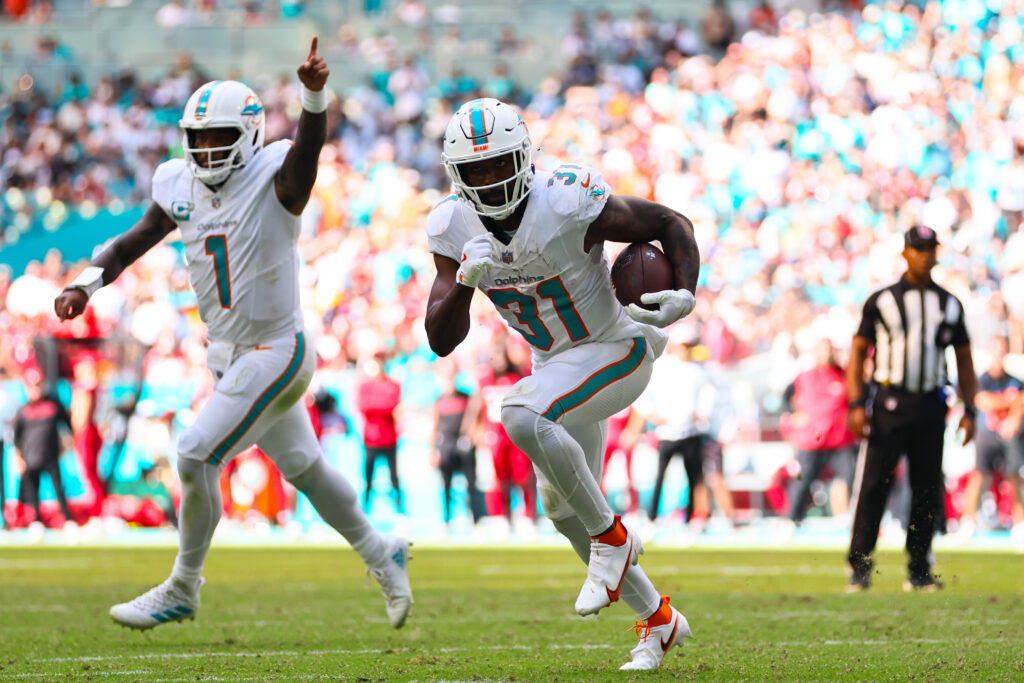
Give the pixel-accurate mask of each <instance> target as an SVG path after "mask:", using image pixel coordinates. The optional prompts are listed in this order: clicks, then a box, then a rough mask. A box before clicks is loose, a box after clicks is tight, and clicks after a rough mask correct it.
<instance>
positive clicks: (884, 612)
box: [0, 547, 1024, 681]
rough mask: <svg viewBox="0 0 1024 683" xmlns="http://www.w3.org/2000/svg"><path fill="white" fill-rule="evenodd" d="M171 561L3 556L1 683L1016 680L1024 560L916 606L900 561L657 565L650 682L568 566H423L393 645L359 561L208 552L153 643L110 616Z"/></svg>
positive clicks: (770, 555)
mask: <svg viewBox="0 0 1024 683" xmlns="http://www.w3.org/2000/svg"><path fill="white" fill-rule="evenodd" d="M173 556H174V551H173V550H172V549H169V548H157V549H152V548H146V549H126V548H102V547H79V548H48V547H41V548H0V679H11V680H67V679H74V680H140V679H144V680H162V681H186V680H232V681H233V680H311V679H320V678H326V679H339V680H353V681H376V680H388V681H391V680H507V681H512V680H516V681H554V680H559V681H566V680H587V681H591V680H615V681H622V680H640V679H643V678H649V677H651V676H652V675H653V676H660V677H663V678H677V679H683V680H702V681H722V680H747V681H768V680H783V681H792V680H801V681H839V680H873V681H909V680H914V681H967V680H976V681H1021V680H1024V579H1022V574H1024V571H1022V570H1024V558H1022V557H1021V556H1020V555H1012V554H968V553H945V554H942V555H940V556H939V558H938V559H939V565H938V567H937V568H938V569H939V571H940V572H941V574H942V576H943V577H944V578H945V580H946V581H947V590H946V591H944V592H942V593H938V594H913V595H907V594H904V593H903V592H902V591H901V589H900V586H901V583H902V581H903V567H902V556H901V555H899V554H897V553H888V554H882V555H880V556H879V566H878V569H879V573H878V574H877V575H876V582H875V583H876V585H875V588H874V589H873V590H872V592H870V593H867V594H859V595H845V594H844V593H843V592H842V588H843V585H844V583H845V573H844V569H843V561H842V554H841V553H839V552H836V551H827V552H763V551H757V552H752V551H720V550H715V551H706V550H700V551H694V550H670V549H661V548H657V547H651V548H649V549H648V553H647V554H646V555H645V556H644V557H643V558H642V564H643V566H644V568H645V569H646V570H647V572H648V573H649V574H650V575H651V577H652V578H653V579H654V581H655V583H656V584H657V585H658V586H659V587H660V588H661V590H662V591H664V592H667V593H668V594H670V595H671V596H672V599H673V604H674V605H676V606H677V607H678V608H679V609H680V610H681V611H682V612H683V613H684V614H685V615H686V616H687V618H688V619H689V621H690V625H691V626H692V628H693V631H694V636H695V637H694V639H693V640H691V641H688V644H687V646H686V648H685V649H684V650H678V649H676V650H673V651H672V653H671V654H670V655H669V656H668V657H667V658H666V661H665V664H664V665H663V666H662V669H661V670H660V672H658V673H656V674H649V673H648V674H641V675H627V674H624V673H620V672H618V671H617V669H618V667H619V665H621V664H622V663H624V662H626V661H627V660H628V657H629V650H630V648H631V647H633V645H634V644H635V639H636V636H635V635H634V634H633V633H632V630H631V628H630V627H631V626H632V624H633V619H632V618H631V616H630V614H629V612H628V610H627V609H626V607H625V606H624V605H622V604H617V605H614V606H612V607H609V608H607V609H605V610H604V611H603V612H602V614H601V616H600V617H599V618H590V619H581V618H580V617H578V616H576V615H575V613H574V612H573V601H574V599H575V596H576V592H577V591H578V589H579V586H580V584H581V582H582V580H583V577H584V568H583V565H582V564H581V563H579V562H578V561H576V559H575V556H574V555H572V554H571V552H570V551H569V550H568V549H540V550H519V549H510V550H506V549H500V548H498V549H496V548H481V549H455V550H453V549H441V548H419V547H417V548H414V560H413V562H412V564H411V567H412V577H413V590H414V592H415V599H416V602H415V604H414V605H413V611H412V613H411V616H410V618H409V621H408V623H407V624H406V626H405V628H403V629H402V630H400V631H394V630H392V629H391V628H390V627H389V626H388V623H387V620H386V617H385V615H384V608H383V599H382V598H381V595H380V592H379V591H378V589H377V587H376V585H372V586H371V588H370V589H369V590H366V589H364V587H363V574H362V565H361V564H360V563H359V561H358V559H357V558H356V556H355V555H354V553H352V552H351V551H349V550H342V549H328V548H305V547H289V548H281V547H268V548H231V547H214V548H213V550H212V552H211V554H210V559H209V562H208V565H207V571H206V577H207V584H206V587H205V588H204V589H203V604H202V609H201V610H200V612H199V616H198V618H197V620H196V621H194V622H186V623H184V624H171V625H167V626H162V627H159V628H157V629H155V630H153V631H149V632H144V633H140V632H134V631H129V630H127V629H123V628H121V627H118V626H115V625H114V624H113V623H112V622H111V621H110V620H109V618H108V617H107V609H108V607H109V606H110V605H111V604H113V603H115V602H120V601H122V600H125V599H128V598H131V597H134V596H135V595H136V594H137V593H138V592H140V591H142V590H143V589H146V588H149V587H150V586H151V585H153V584H155V583H158V582H159V581H161V580H162V579H163V578H164V577H165V576H166V573H167V571H168V569H169V568H170V565H171V563H172V561H173Z"/></svg>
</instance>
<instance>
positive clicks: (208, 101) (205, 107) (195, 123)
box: [178, 81, 266, 185]
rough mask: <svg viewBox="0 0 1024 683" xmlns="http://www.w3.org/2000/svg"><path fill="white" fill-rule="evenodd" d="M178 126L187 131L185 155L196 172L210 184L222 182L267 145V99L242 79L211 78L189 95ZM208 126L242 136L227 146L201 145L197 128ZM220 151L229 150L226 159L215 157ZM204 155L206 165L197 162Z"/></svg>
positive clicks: (184, 143)
mask: <svg viewBox="0 0 1024 683" xmlns="http://www.w3.org/2000/svg"><path fill="white" fill-rule="evenodd" d="M178 126H179V127H181V128H182V129H183V130H184V131H185V135H184V138H185V139H184V142H183V145H184V147H185V159H187V160H188V162H189V166H190V167H191V168H192V173H193V174H194V175H195V177H196V178H197V179H199V180H201V181H203V182H204V183H206V184H207V185H219V184H220V183H223V182H224V181H225V180H227V179H228V176H229V175H231V172H232V171H234V170H235V169H236V168H241V167H242V166H245V165H246V164H247V163H248V162H249V160H250V159H252V158H253V156H254V155H255V154H256V152H258V151H259V150H260V149H262V148H263V140H264V130H265V129H266V117H265V116H264V115H263V103H262V102H261V101H260V98H259V97H257V96H256V93H254V92H253V91H252V90H251V89H250V88H249V86H247V85H245V84H244V83H239V82H238V81H210V82H209V83H207V84H205V85H203V86H202V87H200V88H199V89H198V90H196V91H195V92H194V93H192V96H191V97H189V98H188V103H187V104H186V105H185V112H184V114H183V115H182V117H181V120H180V121H178ZM207 128H234V129H235V130H237V131H238V138H237V139H236V140H235V141H234V142H233V143H232V144H231V145H228V146H227V147H211V148H206V149H198V148H197V147H196V144H195V142H196V140H195V133H194V131H197V130H203V129H207ZM218 152H223V153H225V154H224V158H223V159H214V155H215V154H217V153H218ZM202 155H206V160H207V165H206V166H202V165H200V164H199V163H197V159H198V158H201V157H202Z"/></svg>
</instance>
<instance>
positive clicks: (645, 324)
mask: <svg viewBox="0 0 1024 683" xmlns="http://www.w3.org/2000/svg"><path fill="white" fill-rule="evenodd" d="M531 156H532V148H531V142H530V137H529V134H528V133H527V130H526V124H525V123H524V122H523V120H522V119H521V118H520V117H519V115H518V114H517V113H516V112H515V111H514V110H513V109H512V108H511V107H509V106H508V105H507V104H505V103H503V102H500V101H498V100H495V99H491V98H485V99H476V100H472V101H470V102H467V103H466V104H464V105H462V107H460V108H459V110H458V111H457V112H456V113H455V115H454V116H453V117H452V120H451V122H450V123H449V124H448V128H447V130H446V131H445V136H444V143H443V153H442V161H443V163H444V166H445V169H446V171H447V172H448V175H449V176H450V178H451V180H452V183H453V185H454V188H455V194H454V195H452V196H451V197H448V198H447V199H445V200H444V201H442V202H441V203H440V204H438V205H437V206H436V207H435V208H434V209H433V211H431V213H430V215H429V216H428V218H427V235H428V243H429V247H430V251H431V252H432V253H433V254H434V263H435V266H436V269H437V275H436V279H435V280H434V284H433V286H432V288H431V291H430V298H429V302H428V308H427V314H426V330H427V336H428V339H429V341H430V345H431V348H432V349H433V350H434V351H435V352H436V353H437V354H438V355H441V356H445V355H447V354H449V353H451V352H452V350H453V349H454V348H455V347H456V346H458V344H459V343H461V342H462V340H463V339H465V337H466V335H467V333H468V331H469V325H470V316H469V308H470V302H471V300H472V298H473V293H474V290H475V289H480V290H481V291H483V292H484V293H485V294H486V295H487V297H488V298H490V300H491V301H492V302H493V304H494V306H495V307H496V308H497V310H498V313H499V314H500V315H501V316H502V317H503V318H504V319H505V321H506V323H507V324H508V325H509V326H510V327H512V328H513V329H515V330H516V331H517V332H519V333H520V334H522V335H523V337H524V338H525V339H526V341H527V342H529V344H530V345H531V347H532V351H533V358H534V366H533V374H532V375H530V376H529V377H526V378H524V379H522V380H520V381H519V382H518V383H516V384H515V385H514V386H513V387H512V389H511V390H510V391H509V392H508V394H507V395H506V397H505V399H504V400H503V402H502V411H501V421H502V424H503V425H504V427H505V430H506V432H508V435H509V437H510V438H511V439H512V441H513V442H514V443H515V444H516V445H517V446H518V447H519V448H520V449H522V450H523V451H524V452H525V453H526V454H527V455H528V456H529V457H530V460H531V461H532V462H533V465H534V468H535V470H536V473H537V482H538V490H539V493H540V496H541V500H542V502H543V503H544V510H545V513H546V514H547V515H548V517H550V518H551V520H552V521H553V523H554V525H555V527H556V528H557V529H558V530H559V531H560V532H561V533H562V534H564V535H565V536H566V537H567V538H568V539H569V541H570V542H571V543H572V546H573V548H574V549H575V550H576V552H577V553H578V554H579V556H580V557H581V558H582V559H583V561H584V562H586V563H587V576H586V580H585V582H584V583H583V587H582V589H581V590H580V593H579V596H578V597H577V599H576V611H577V612H578V613H579V614H581V615H586V614H594V613H596V612H597V611H599V610H600V609H601V608H603V607H605V606H607V605H609V604H610V603H612V602H615V601H617V600H618V599H619V597H620V595H621V597H622V599H623V600H625V602H626V603H627V604H628V605H629V606H630V608H632V609H633V610H634V611H635V612H636V615H637V618H638V622H637V633H638V634H639V635H640V643H639V645H637V646H636V647H635V648H634V649H633V651H632V653H631V654H632V660H631V661H630V662H628V663H626V664H625V665H624V666H623V667H622V668H623V669H655V668H657V667H658V666H659V665H660V664H661V660H662V658H663V657H664V654H665V652H667V651H668V650H669V649H670V648H671V647H672V646H673V645H678V646H681V645H682V644H683V639H684V637H690V635H691V633H690V628H689V626H688V624H687V621H686V619H685V618H684V617H683V615H682V614H680V613H679V612H678V611H677V610H676V609H675V608H674V607H672V606H671V605H670V604H669V600H668V598H667V597H664V596H662V595H661V594H660V593H659V592H658V591H657V590H656V589H655V587H654V585H653V584H652V583H651V581H650V579H649V578H648V577H647V575H646V574H645V573H644V572H643V570H642V569H640V567H639V566H637V564H636V563H637V559H638V556H639V555H640V554H641V553H642V552H643V548H642V547H641V544H640V540H639V538H638V537H637V536H636V534H635V533H634V532H633V531H631V530H630V529H628V528H626V527H625V526H624V525H623V524H622V521H621V520H620V519H619V517H618V516H617V515H615V514H613V513H612V510H611V508H610V507H609V506H608V502H607V501H606V500H605V498H604V495H603V494H602V493H601V488H600V486H599V484H598V482H600V480H601V476H600V474H601V472H600V470H601V467H602V462H603V455H604V450H605V443H604V442H605V439H606V435H607V422H608V418H609V417H610V416H611V415H613V414H615V413H616V412H618V411H619V410H621V409H622V408H624V407H626V406H628V405H630V404H631V403H632V402H633V401H634V400H635V399H636V398H637V397H638V396H639V395H640V394H641V393H642V392H643V390H644V387H645V386H646V384H647V382H648V380H649V378H650V376H651V366H652V364H653V362H654V359H655V358H657V357H658V356H659V355H660V354H661V352H662V350H663V349H664V347H665V340H666V335H665V333H664V332H663V331H662V330H661V329H659V328H662V327H665V326H667V325H670V324H672V323H673V322H675V321H676V320H678V319H680V318H682V317H683V316H685V315H687V314H689V313H690V312H691V311H692V310H693V307H694V296H693V292H694V288H695V287H696V283H697V273H698V268H699V262H700V258H699V254H698V253H697V246H696V242H695V240H694V237H693V226H692V225H691V224H690V222H689V221H688V220H687V219H686V218H684V217H683V216H681V215H679V214H677V213H675V212H673V211H671V210H670V209H667V208H665V207H664V206H661V205H659V204H655V203H653V202H648V201H645V200H642V199H638V198H635V197H618V196H613V195H612V194H611V191H610V189H609V187H608V185H606V184H605V183H604V181H603V180H602V178H601V174H600V172H599V171H597V170H596V169H593V168H586V167H582V166H577V165H573V164H565V165H562V166H559V167H558V168H557V169H555V170H554V171H553V172H551V173H540V172H535V170H534V168H533V165H532V163H531ZM606 240H611V241H615V242H648V241H651V240H659V241H660V242H661V245H662V247H663V249H664V251H665V254H666V255H667V256H668V258H669V261H670V262H671V263H672V266H673V272H674V276H675V288H674V289H670V290H665V291H662V292H655V293H649V294H645V295H644V297H643V298H642V301H643V302H644V303H646V304H658V305H659V306H658V309H657V310H654V311H649V310H646V309H644V308H641V307H639V306H636V305H635V304H634V305H630V306H629V307H627V308H623V307H622V306H621V305H620V304H619V303H618V301H617V300H616V298H615V294H614V291H613V289H612V286H611V280H610V276H609V271H608V263H607V259H606V258H605V255H604V248H603V243H604V242H605V241H606Z"/></svg>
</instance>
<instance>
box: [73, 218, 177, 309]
mask: <svg viewBox="0 0 1024 683" xmlns="http://www.w3.org/2000/svg"><path fill="white" fill-rule="evenodd" d="M176 227H177V225H176V224H175V223H174V221H172V220H171V219H170V217H169V216H168V215H167V214H166V213H164V210H163V209H161V208H160V206H159V205H158V204H152V205H150V207H149V209H148V210H147V211H146V213H145V214H143V216H142V218H141V219H140V220H139V222H138V223H136V224H135V225H133V226H132V227H131V229H130V230H128V231H127V232H126V233H124V234H123V235H121V236H120V237H118V238H117V239H116V240H114V243H113V244H111V245H110V246H109V247H107V248H106V249H104V250H103V251H102V252H101V253H100V254H99V256H97V257H96V258H94V259H93V260H92V263H91V264H89V265H90V266H91V267H95V268H102V269H103V274H102V284H103V285H109V284H110V283H111V282H113V281H114V280H116V279H117V276H118V275H120V274H121V273H122V272H124V269H125V268H127V267H128V266H130V265H131V264H133V263H135V261H137V260H138V259H139V258H140V257H141V256H142V255H143V254H145V253H146V252H147V251H149V250H150V249H152V248H153V247H155V246H156V245H157V244H159V243H160V241H161V240H163V238H164V237H166V236H167V235H168V234H170V232H171V231H172V230H174V229H175V228H176ZM87 303H89V294H88V293H87V291H86V289H85V288H83V287H81V286H79V285H76V284H75V283H72V284H70V285H68V286H67V287H65V288H64V291H62V292H61V293H60V294H59V295H58V296H57V298H56V299H55V300H54V302H53V307H54V310H55V311H56V312H57V317H58V318H60V319H61V320H70V319H71V318H76V317H78V316H79V315H81V314H82V311H84V310H85V305H86V304H87Z"/></svg>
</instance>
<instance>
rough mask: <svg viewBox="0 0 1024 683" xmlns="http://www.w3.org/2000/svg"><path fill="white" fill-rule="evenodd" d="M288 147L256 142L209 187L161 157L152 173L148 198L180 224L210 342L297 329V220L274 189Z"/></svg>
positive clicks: (252, 339) (178, 162)
mask: <svg viewBox="0 0 1024 683" xmlns="http://www.w3.org/2000/svg"><path fill="white" fill-rule="evenodd" d="M291 144H292V143H291V142H290V141H287V140H282V141H279V142H275V143H273V144H271V145H268V146H267V147H264V148H263V149H262V150H260V151H259V152H257V154H256V155H255V156H254V157H253V158H252V160H251V161H249V163H248V164H246V165H245V166H244V167H242V168H240V169H237V170H235V171H234V172H233V173H232V174H231V176H230V177H229V178H228V179H227V181H226V182H225V183H224V184H223V185H222V186H221V187H220V189H218V190H217V191H216V192H214V191H213V190H211V189H210V188H209V187H207V186H206V185H205V184H203V183H202V182H200V181H198V180H196V179H195V178H193V176H192V173H191V171H189V168H188V164H187V163H186V162H185V160H184V159H171V160H170V161H165V162H164V163H162V164H160V166H159V167H158V168H157V170H156V173H155V174H154V176H153V201H155V202H156V203H157V204H158V205H159V206H160V208H162V209H163V210H164V212H165V213H166V214H167V215H168V216H170V217H171V219H172V220H173V221H174V222H175V223H177V225H178V227H179V228H180V229H181V238H182V241H184V243H185V257H186V259H187V262H188V274H189V280H190V281H191V283H192V289H194V290H195V292H196V297H197V298H198V300H199V315H200V316H201V317H202V319H203V321H204V322H205V323H206V325H207V328H208V330H209V337H210V340H211V341H225V342H231V343H234V344H255V343H258V342H260V341H262V340H267V339H275V338H277V337H280V336H282V335H286V334H289V333H291V332H294V331H296V330H300V329H302V314H301V310H300V308H299V284H298V272H299V270H298V252H297V250H296V243H297V240H298V235H299V217H298V216H295V215H293V214H291V213H289V211H288V210H287V209H286V208H284V206H282V205H281V202H280V201H279V200H278V198H277V193H276V192H275V190H274V176H275V175H276V173H277V170H278V169H279V168H281V164H282V163H283V162H284V157H285V155H286V154H287V153H288V150H289V149H291Z"/></svg>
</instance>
